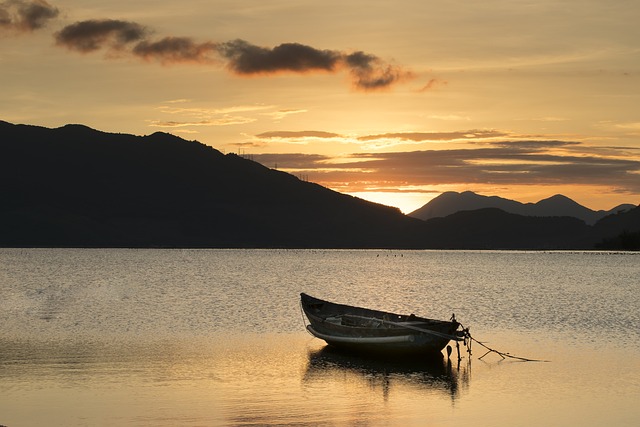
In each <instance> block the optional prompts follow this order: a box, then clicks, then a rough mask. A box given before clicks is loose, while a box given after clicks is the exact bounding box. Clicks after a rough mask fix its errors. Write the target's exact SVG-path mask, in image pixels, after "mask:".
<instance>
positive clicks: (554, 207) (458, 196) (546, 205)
mask: <svg viewBox="0 0 640 427" xmlns="http://www.w3.org/2000/svg"><path fill="white" fill-rule="evenodd" d="M635 207H636V206H635V205H631V204H622V205H619V206H616V207H614V208H613V209H610V210H609V211H603V210H600V211H594V210H591V209H589V208H587V207H584V206H582V205H580V204H579V203H577V202H575V201H573V200H571V199H570V198H568V197H566V196H563V195H561V194H556V195H554V196H551V197H549V198H547V199H543V200H540V201H539V202H537V203H521V202H517V201H514V200H509V199H504V198H501V197H498V196H482V195H479V194H476V193H473V192H471V191H465V192H462V193H457V192H455V191H449V192H446V193H442V194H441V195H440V196H438V197H436V198H434V199H433V200H431V201H430V202H429V203H427V204H425V205H424V206H422V207H421V208H419V209H417V210H415V211H413V212H411V213H409V216H411V217H413V218H418V219H421V220H428V219H431V218H439V217H446V216H448V215H451V214H454V213H456V212H460V211H473V210H477V209H485V208H497V209H501V210H503V211H505V212H508V213H513V214H517V215H523V216H531V217H561V216H569V217H573V218H578V219H580V220H582V221H584V222H585V223H587V224H589V225H593V224H595V223H596V222H597V221H599V220H600V219H602V218H604V217H606V216H607V215H611V214H615V213H618V212H620V211H628V210H630V209H633V208H635Z"/></svg>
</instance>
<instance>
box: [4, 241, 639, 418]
mask: <svg viewBox="0 0 640 427" xmlns="http://www.w3.org/2000/svg"><path fill="white" fill-rule="evenodd" d="M302 291H304V292H308V293H310V294H312V295H315V296H318V297H322V298H325V299H331V300H336V301H339V302H344V303H352V304H356V305H361V306H368V307H372V308H379V309H388V310H392V311H399V312H414V313H416V314H419V315H424V316H429V317H436V318H449V317H450V316H451V313H455V314H456V317H457V318H458V320H459V321H461V322H462V323H463V324H465V326H469V327H470V328H471V332H472V334H473V335H474V337H475V338H476V339H479V340H482V341H486V342H487V344H489V345H490V346H491V347H493V348H496V349H498V350H501V351H505V352H509V353H511V354H514V355H517V356H524V357H530V358H536V359H545V360H550V362H546V363H532V362H526V363H523V362H516V361H512V360H502V359H501V358H500V357H499V356H497V355H495V354H489V355H487V356H486V357H485V358H484V359H482V360H478V357H479V356H481V355H482V354H483V353H484V351H482V349H481V348H480V347H479V346H477V345H475V346H474V349H473V350H474V351H473V355H472V358H471V359H470V360H469V359H468V358H464V359H463V361H462V362H461V363H460V364H459V365H458V364H457V361H456V360H454V362H453V363H452V364H448V363H447V362H446V360H445V359H443V360H442V361H436V362H426V361H414V362H412V363H404V364H398V363H387V364H381V363H377V362H375V361H371V360H363V359H356V358H352V357H349V356H347V355H344V354H339V353H334V352H331V351H328V350H327V348H326V347H325V346H324V343H323V342H322V341H319V340H317V339H314V338H312V337H311V336H309V335H308V334H307V333H306V332H305V330H304V325H303V320H302V316H301V313H300V308H299V305H298V295H299V293H300V292H302ZM0 327H1V329H0V425H3V426H8V427H19V426H43V425H47V426H250V425H256V426H257V425H301V426H302V425H325V426H351V425H362V426H470V425H479V426H495V425H509V426H540V425H546V426H550V425H557V426H565V425H581V426H601V425H615V426H637V425H640V409H639V407H638V402H639V401H640V254H632V253H580V252H574V253H569V252H551V253H538V252H535V253H534V252H531V253H529V252H446V251H382V250H379V251H375V250H371V251H338V250H335V251H311V250H309V251H294V250H290V251H286V250H283V251H278V250H76V249H0Z"/></svg>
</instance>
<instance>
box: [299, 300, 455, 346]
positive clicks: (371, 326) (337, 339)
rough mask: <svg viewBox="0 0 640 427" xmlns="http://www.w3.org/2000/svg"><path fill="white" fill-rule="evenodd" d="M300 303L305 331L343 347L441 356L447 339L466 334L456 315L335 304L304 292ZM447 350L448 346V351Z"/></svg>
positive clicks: (448, 340) (450, 339) (333, 344)
mask: <svg viewBox="0 0 640 427" xmlns="http://www.w3.org/2000/svg"><path fill="white" fill-rule="evenodd" d="M300 304H301V307H302V311H303V312H304V314H305V315H306V317H307V319H308V320H309V324H308V325H306V328H307V331H309V333H311V335H313V336H315V337H317V338H320V339H322V340H324V341H325V342H326V343H327V344H328V345H330V346H333V347H336V348H340V349H343V350H349V351H356V352H360V353H376V354H378V353H384V354H389V355H398V354H400V355H406V354H411V353H416V354H431V355H434V354H440V356H442V353H441V351H442V350H443V349H444V348H445V346H447V345H448V343H449V342H450V341H452V340H453V341H463V340H464V339H465V337H466V335H467V331H466V330H464V329H462V327H461V325H460V323H458V322H457V321H456V319H455V315H454V316H452V317H451V319H450V320H448V321H445V320H434V319H427V318H424V317H418V316H416V315H414V314H409V315H404V314H395V313H390V312H386V311H379V310H371V309H368V308H361V307H353V306H350V305H345V304H336V303H333V302H329V301H325V300H322V299H319V298H315V297H312V296H310V295H307V294H305V293H301V294H300ZM305 324H306V322H305ZM450 351H451V347H449V348H448V354H450Z"/></svg>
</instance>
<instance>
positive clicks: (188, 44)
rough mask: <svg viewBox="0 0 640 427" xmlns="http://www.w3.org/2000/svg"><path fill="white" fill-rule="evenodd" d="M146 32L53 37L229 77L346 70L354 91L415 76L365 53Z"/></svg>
mask: <svg viewBox="0 0 640 427" xmlns="http://www.w3.org/2000/svg"><path fill="white" fill-rule="evenodd" d="M148 33H149V31H148V30H147V29H146V27H144V26H142V25H140V24H137V23H135V22H128V21H119V20H89V21H81V22H76V23H75V24H72V25H69V26H67V27H65V28H63V29H62V30H61V31H60V32H58V33H57V34H56V35H55V37H56V42H57V44H58V45H61V46H65V47H67V48H69V49H72V50H77V51H79V52H83V53H87V52H92V51H96V50H99V49H102V48H106V49H111V50H118V51H121V52H128V53H130V54H131V55H134V56H138V57H141V58H144V59H147V60H157V61H159V62H161V63H163V64H169V63H180V62H193V63H217V62H222V63H224V64H225V65H226V67H227V68H228V69H229V70H230V71H231V72H233V73H234V74H238V75H243V76H253V75H269V74H277V73H282V72H289V73H311V72H327V73H335V72H338V71H340V70H343V69H346V70H347V72H348V73H349V74H350V75H351V78H352V81H353V84H354V87H356V88H357V89H361V90H376V89H383V88H388V87H390V86H391V85H393V84H395V83H397V82H399V81H402V80H404V79H406V78H408V77H410V76H411V73H410V72H408V71H405V70H403V69H401V68H400V67H398V66H395V65H391V64H388V63H386V62H384V61H382V60H381V59H380V58H378V57H377V56H375V55H371V54H367V53H364V52H354V53H345V52H341V51H337V50H326V49H316V48H314V47H311V46H307V45H304V44H300V43H283V44H280V45H278V46H275V47H273V48H268V47H261V46H256V45H254V44H251V43H249V42H247V41H244V40H240V39H236V40H231V41H227V42H222V43H218V42H213V41H205V42H196V41H194V40H193V39H192V38H190V37H164V38H162V39H160V40H155V41H153V40H148V39H147V36H148Z"/></svg>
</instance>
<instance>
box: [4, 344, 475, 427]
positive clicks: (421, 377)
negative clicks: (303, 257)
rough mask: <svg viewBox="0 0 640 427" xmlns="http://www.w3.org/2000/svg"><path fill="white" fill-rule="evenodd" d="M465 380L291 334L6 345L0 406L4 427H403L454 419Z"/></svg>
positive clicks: (432, 365)
mask: <svg viewBox="0 0 640 427" xmlns="http://www.w3.org/2000/svg"><path fill="white" fill-rule="evenodd" d="M465 369H466V368H464V367H463V368H462V369H458V368H457V367H452V366H451V364H449V363H447V361H446V360H445V359H444V358H441V359H440V360H435V361H431V360H429V361H425V362H424V363H422V362H419V363H414V364H403V363H399V362H397V363H379V362H376V361H373V360H367V359H359V358H354V357H350V356H348V355H344V354H340V353H335V352H333V351H331V350H330V349H328V348H326V347H325V346H324V344H323V343H322V342H320V341H318V340H313V339H310V338H308V337H306V336H304V335H294V336H292V335H288V334H285V335H277V334H275V335H271V336H266V337H265V336H254V337H251V338H247V336H246V335H244V336H243V337H242V338H238V337H234V336H219V337H217V338H216V339H215V340H212V341H210V342H203V340H201V339H200V340H198V341H146V340H144V339H141V340H139V341H115V342H102V341H82V340H77V341H76V340H68V341H66V342H32V341H31V342H3V343H2V346H1V347H0V378H1V379H2V381H1V385H0V390H1V391H2V392H3V394H4V395H5V396H6V395H10V396H11V402H7V401H2V402H0V424H2V425H7V426H9V427H12V426H14V425H27V426H29V425H33V426H36V425H61V426H62V425H67V426H74V425H92V426H101V425H114V424H122V425H138V424H141V425H154V426H164V425H167V426H169V425H283V424H295V425H318V424H333V425H350V424H353V423H356V422H362V421H363V420H368V422H370V423H373V424H377V423H378V422H383V421H384V423H385V424H393V425H400V424H401V420H407V421H410V420H417V419H425V417H427V416H429V417H433V416H438V413H439V412H440V415H444V413H446V412H447V411H449V410H450V407H451V405H452V404H454V402H455V401H456V399H458V398H459V397H460V395H461V390H464V389H465V388H466V387H468V381H469V379H468V372H467V371H466V370H465ZM36 405H37V410H36ZM427 408H428V409H427ZM438 408H439V409H438Z"/></svg>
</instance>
